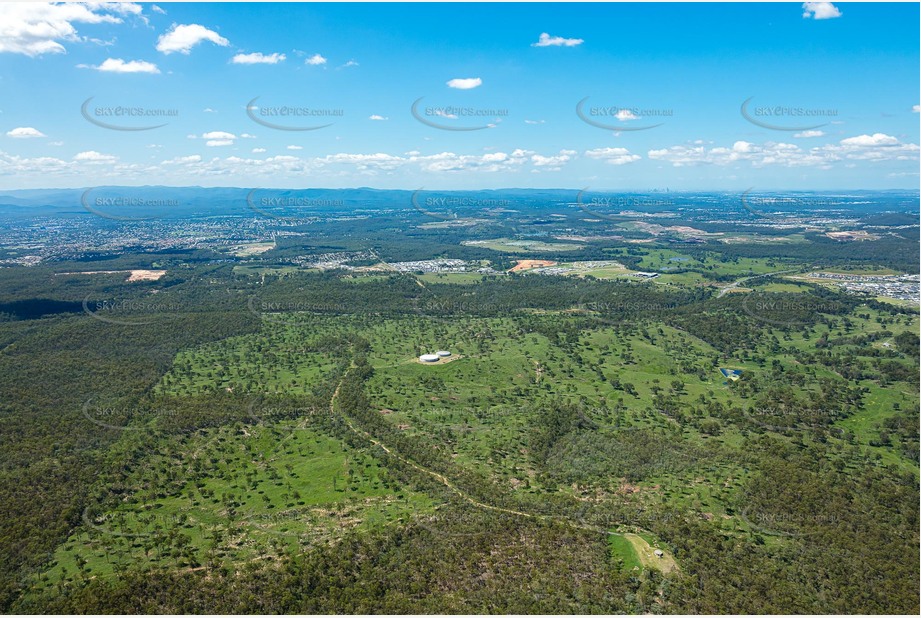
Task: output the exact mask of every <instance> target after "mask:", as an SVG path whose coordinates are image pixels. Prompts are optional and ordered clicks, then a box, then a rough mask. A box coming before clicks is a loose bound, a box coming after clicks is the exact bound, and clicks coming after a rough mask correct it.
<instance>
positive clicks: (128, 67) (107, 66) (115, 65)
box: [77, 58, 160, 74]
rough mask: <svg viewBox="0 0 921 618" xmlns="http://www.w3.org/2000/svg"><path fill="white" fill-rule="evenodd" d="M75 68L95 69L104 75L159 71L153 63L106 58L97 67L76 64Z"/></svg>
mask: <svg viewBox="0 0 921 618" xmlns="http://www.w3.org/2000/svg"><path fill="white" fill-rule="evenodd" d="M77 67H79V68H81V69H95V70H97V71H102V72H104V73H154V74H156V73H159V72H160V69H158V68H157V65H155V64H154V63H153V62H147V61H145V60H127V61H126V60H122V59H121V58H106V59H105V60H104V61H103V62H102V64H100V65H98V66H92V65H86V64H78V65H77Z"/></svg>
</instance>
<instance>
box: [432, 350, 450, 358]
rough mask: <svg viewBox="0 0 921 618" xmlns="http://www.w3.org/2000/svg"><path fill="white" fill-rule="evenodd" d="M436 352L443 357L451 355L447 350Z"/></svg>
mask: <svg viewBox="0 0 921 618" xmlns="http://www.w3.org/2000/svg"><path fill="white" fill-rule="evenodd" d="M435 354H437V355H438V356H440V357H442V358H445V357H447V356H451V353H450V352H448V351H447V350H438V351H437V352H435Z"/></svg>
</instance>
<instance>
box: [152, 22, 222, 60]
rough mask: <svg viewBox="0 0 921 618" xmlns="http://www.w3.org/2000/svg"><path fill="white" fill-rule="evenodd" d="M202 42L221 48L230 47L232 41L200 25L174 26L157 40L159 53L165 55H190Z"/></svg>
mask: <svg viewBox="0 0 921 618" xmlns="http://www.w3.org/2000/svg"><path fill="white" fill-rule="evenodd" d="M202 41H211V42H212V43H214V44H215V45H220V46H221V47H227V46H228V45H230V41H228V40H227V39H225V38H224V37H222V36H221V35H219V34H218V33H217V32H215V31H214V30H209V29H208V28H205V27H204V26H201V25H199V24H182V25H177V24H173V27H172V28H170V30H169V31H168V32H167V33H166V34H161V35H160V38H159V39H157V51H159V52H163V53H164V54H172V53H174V52H179V53H180V54H188V53H189V52H190V51H192V48H193V47H195V46H196V45H198V44H199V43H201V42H202Z"/></svg>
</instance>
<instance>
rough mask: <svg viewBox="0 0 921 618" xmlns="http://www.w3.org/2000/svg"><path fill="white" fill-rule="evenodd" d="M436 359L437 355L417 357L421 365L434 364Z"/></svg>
mask: <svg viewBox="0 0 921 618" xmlns="http://www.w3.org/2000/svg"><path fill="white" fill-rule="evenodd" d="M438 358H439V357H438V355H437V354H423V355H422V356H420V357H419V360H420V361H422V362H423V363H434V362H437V361H438Z"/></svg>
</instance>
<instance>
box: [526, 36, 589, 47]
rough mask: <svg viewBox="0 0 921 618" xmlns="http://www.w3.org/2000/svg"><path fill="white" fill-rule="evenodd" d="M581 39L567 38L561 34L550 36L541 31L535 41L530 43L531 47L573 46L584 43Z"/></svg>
mask: <svg viewBox="0 0 921 618" xmlns="http://www.w3.org/2000/svg"><path fill="white" fill-rule="evenodd" d="M584 42H585V41H583V40H582V39H567V38H564V37H561V36H550V35H549V34H548V33H546V32H541V34H540V36H539V37H538V38H537V43H531V47H575V46H576V45H581V44H582V43H584Z"/></svg>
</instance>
